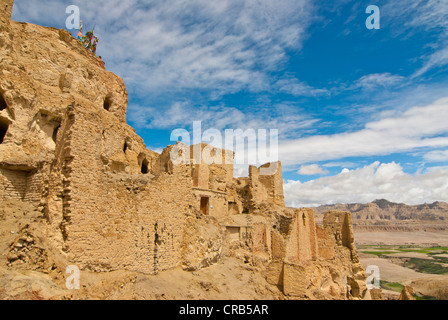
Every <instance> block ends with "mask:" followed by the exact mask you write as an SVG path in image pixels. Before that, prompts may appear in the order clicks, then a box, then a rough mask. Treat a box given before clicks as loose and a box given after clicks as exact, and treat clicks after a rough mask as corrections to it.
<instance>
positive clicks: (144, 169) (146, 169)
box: [141, 159, 149, 174]
mask: <svg viewBox="0 0 448 320" xmlns="http://www.w3.org/2000/svg"><path fill="white" fill-rule="evenodd" d="M141 169H142V170H141V171H142V173H143V174H147V173H149V162H148V160H146V159H143V161H142V168H141Z"/></svg>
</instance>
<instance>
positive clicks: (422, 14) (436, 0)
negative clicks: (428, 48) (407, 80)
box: [381, 0, 448, 78]
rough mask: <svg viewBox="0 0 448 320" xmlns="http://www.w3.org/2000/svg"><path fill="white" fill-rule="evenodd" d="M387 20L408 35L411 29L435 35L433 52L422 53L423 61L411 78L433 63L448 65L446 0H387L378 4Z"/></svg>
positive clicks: (428, 68)
mask: <svg viewBox="0 0 448 320" xmlns="http://www.w3.org/2000/svg"><path fill="white" fill-rule="evenodd" d="M381 12H382V13H383V17H384V18H385V20H386V21H387V24H388V25H389V26H390V27H392V28H393V30H394V31H395V33H396V34H397V35H400V36H403V35H404V36H408V35H412V34H413V32H414V31H415V30H422V29H424V30H426V31H427V32H431V33H432V34H436V35H438V39H437V41H436V42H435V43H433V44H432V45H433V52H432V53H430V54H427V55H425V56H422V57H421V59H422V60H423V65H422V66H421V68H419V69H418V70H416V72H415V73H414V74H413V75H412V78H415V77H419V76H422V75H423V74H425V73H426V72H428V71H430V70H431V69H433V68H435V67H440V66H445V65H448V50H447V49H448V48H447V44H448V1H441V0H401V1H395V0H391V1H389V2H388V3H387V4H385V5H384V6H383V7H382V11H381Z"/></svg>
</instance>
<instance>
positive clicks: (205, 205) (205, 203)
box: [201, 197, 210, 216]
mask: <svg viewBox="0 0 448 320" xmlns="http://www.w3.org/2000/svg"><path fill="white" fill-rule="evenodd" d="M209 210H210V198H209V197H201V212H202V214H203V215H204V216H208V215H209Z"/></svg>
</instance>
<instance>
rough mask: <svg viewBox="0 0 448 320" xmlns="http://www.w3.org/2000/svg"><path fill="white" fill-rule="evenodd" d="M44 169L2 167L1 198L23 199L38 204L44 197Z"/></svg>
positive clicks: (0, 178) (0, 179) (0, 171)
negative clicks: (26, 169)
mask: <svg viewBox="0 0 448 320" xmlns="http://www.w3.org/2000/svg"><path fill="white" fill-rule="evenodd" d="M44 182H45V173H44V169H42V168H40V169H39V170H31V171H24V170H11V169H6V168H1V167H0V199H11V200H22V201H27V202H32V203H34V204H36V205H38V204H39V202H40V200H41V199H42V192H43V189H44Z"/></svg>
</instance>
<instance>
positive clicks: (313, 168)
mask: <svg viewBox="0 0 448 320" xmlns="http://www.w3.org/2000/svg"><path fill="white" fill-rule="evenodd" d="M298 173H299V174H301V175H303V176H312V175H317V174H318V175H322V174H327V173H328V171H327V170H323V169H322V168H321V167H320V166H319V165H317V164H310V165H307V166H301V167H300V169H299V171H298Z"/></svg>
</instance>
